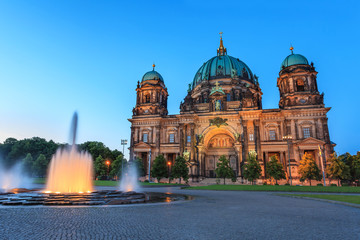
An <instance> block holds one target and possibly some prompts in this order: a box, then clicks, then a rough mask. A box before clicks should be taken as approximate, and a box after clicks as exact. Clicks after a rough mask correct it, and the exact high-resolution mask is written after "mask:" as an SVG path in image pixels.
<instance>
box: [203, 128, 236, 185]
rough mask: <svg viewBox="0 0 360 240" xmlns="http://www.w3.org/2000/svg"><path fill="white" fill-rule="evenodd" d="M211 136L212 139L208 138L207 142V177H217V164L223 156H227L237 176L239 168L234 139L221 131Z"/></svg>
mask: <svg viewBox="0 0 360 240" xmlns="http://www.w3.org/2000/svg"><path fill="white" fill-rule="evenodd" d="M209 134H211V137H208V138H207V141H206V142H205V144H206V145H205V146H206V150H205V177H209V178H212V177H216V174H215V169H216V164H217V162H218V160H219V158H220V156H222V155H225V156H226V158H227V159H228V160H229V161H230V166H231V167H232V169H233V170H234V173H235V175H236V173H237V172H238V171H237V170H238V167H239V166H238V161H237V153H236V150H235V146H234V143H235V140H234V137H233V136H232V135H230V134H229V133H228V132H226V131H221V130H218V131H216V130H215V132H213V131H212V132H210V133H209Z"/></svg>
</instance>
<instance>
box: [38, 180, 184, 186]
mask: <svg viewBox="0 0 360 240" xmlns="http://www.w3.org/2000/svg"><path fill="white" fill-rule="evenodd" d="M45 182H46V179H45V178H34V180H33V183H36V184H45ZM119 185H120V183H119V182H118V181H107V180H94V186H108V187H116V186H119ZM176 185H179V184H177V183H171V184H169V183H146V182H140V186H176Z"/></svg>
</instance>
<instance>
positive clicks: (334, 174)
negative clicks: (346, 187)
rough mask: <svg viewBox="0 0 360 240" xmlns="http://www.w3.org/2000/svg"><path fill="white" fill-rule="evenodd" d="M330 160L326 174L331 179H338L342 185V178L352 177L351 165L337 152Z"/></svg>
mask: <svg viewBox="0 0 360 240" xmlns="http://www.w3.org/2000/svg"><path fill="white" fill-rule="evenodd" d="M328 162H329V163H330V165H329V166H328V167H327V169H326V174H327V176H328V178H330V179H337V180H338V186H340V180H345V179H349V178H350V167H349V166H348V165H346V164H345V163H344V162H343V161H342V160H341V158H340V157H338V156H337V154H336V153H335V152H334V153H333V154H331V156H330V159H329V160H328Z"/></svg>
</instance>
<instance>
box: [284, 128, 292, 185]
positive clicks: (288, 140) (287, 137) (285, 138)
mask: <svg viewBox="0 0 360 240" xmlns="http://www.w3.org/2000/svg"><path fill="white" fill-rule="evenodd" d="M291 139H292V136H291V135H285V136H283V140H286V141H287V145H288V158H289V179H290V185H292V178H291V167H290V140H291Z"/></svg>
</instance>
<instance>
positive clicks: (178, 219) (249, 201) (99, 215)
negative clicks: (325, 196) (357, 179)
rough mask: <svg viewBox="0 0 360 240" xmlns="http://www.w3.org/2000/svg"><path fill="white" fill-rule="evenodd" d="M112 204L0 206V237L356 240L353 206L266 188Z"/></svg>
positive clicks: (357, 216)
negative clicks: (284, 194) (177, 199)
mask: <svg viewBox="0 0 360 240" xmlns="http://www.w3.org/2000/svg"><path fill="white" fill-rule="evenodd" d="M146 190H147V191H149V190H151V191H163V192H173V193H184V194H190V195H193V196H195V199H194V200H191V201H185V202H175V203H161V204H148V205H143V204H135V205H127V206H115V207H109V206H107V207H6V208H5V207H2V208H0V239H360V209H359V208H354V207H349V206H344V205H340V204H333V203H327V202H321V201H313V200H306V199H297V198H289V197H282V196H276V195H274V193H269V192H223V191H193V190H181V189H179V188H176V187H172V188H167V187H166V188H152V189H149V188H148V189H146Z"/></svg>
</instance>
